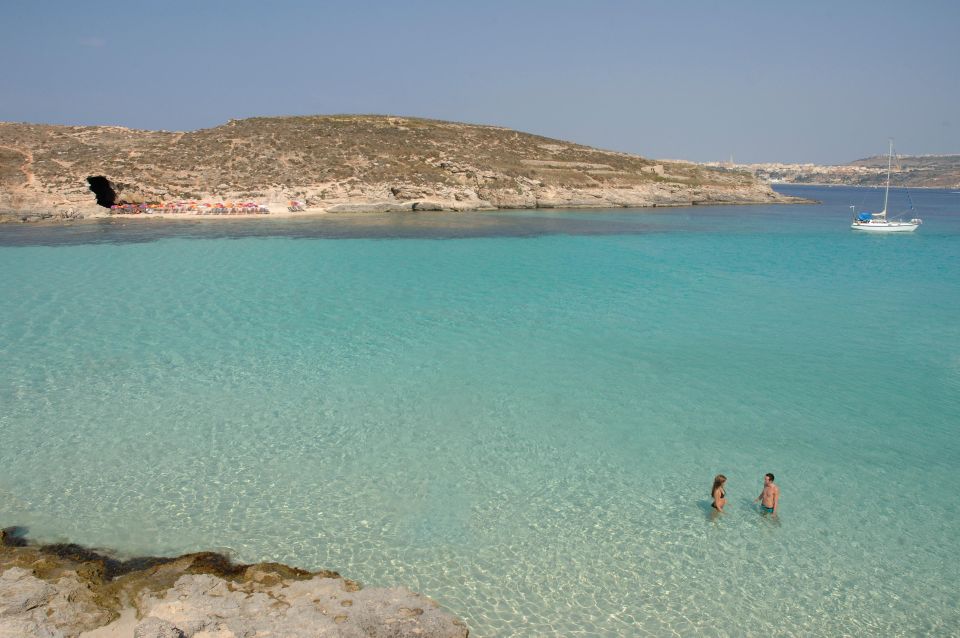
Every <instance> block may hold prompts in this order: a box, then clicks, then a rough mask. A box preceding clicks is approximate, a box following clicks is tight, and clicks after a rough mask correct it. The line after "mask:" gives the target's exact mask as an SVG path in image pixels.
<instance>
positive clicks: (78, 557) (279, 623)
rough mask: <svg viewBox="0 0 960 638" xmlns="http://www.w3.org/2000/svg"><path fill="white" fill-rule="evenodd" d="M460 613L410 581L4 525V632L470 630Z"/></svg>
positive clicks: (198, 636)
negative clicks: (170, 552)
mask: <svg viewBox="0 0 960 638" xmlns="http://www.w3.org/2000/svg"><path fill="white" fill-rule="evenodd" d="M467 635H468V630H467V628H466V625H464V623H463V622H461V621H460V620H458V619H457V618H455V617H454V616H452V615H451V614H449V613H447V612H445V611H443V610H442V609H440V607H439V606H438V604H437V603H436V602H434V601H432V600H430V599H429V598H426V597H425V596H422V595H420V594H416V593H413V592H410V591H408V590H406V589H401V588H394V589H383V588H361V587H360V586H359V585H358V584H357V583H355V582H353V581H350V580H347V579H344V578H341V577H340V576H339V575H338V574H336V573H335V572H307V571H304V570H299V569H294V568H291V567H287V566H284V565H279V564H275V563H261V564H257V565H235V564H233V563H231V562H230V561H229V560H227V559H226V558H224V557H223V556H221V555H218V554H212V553H199V554H189V555H186V556H181V557H178V558H138V559H131V560H129V561H120V560H117V559H114V558H110V557H108V556H105V555H102V554H97V553H95V552H92V551H90V550H87V549H84V548H82V547H78V546H75V545H48V546H33V545H28V544H26V543H25V542H24V541H23V540H22V539H21V538H19V537H17V536H16V535H14V534H11V533H10V530H5V531H4V533H3V546H2V548H0V638H13V637H17V638H20V637H23V636H37V637H42V638H47V637H49V638H55V637H64V638H73V637H77V638H81V637H89V638H103V637H119V636H128V637H133V636H135V637H136V638H213V637H217V638H234V637H236V638H248V637H250V638H252V637H254V636H284V637H290V638H297V637H300V636H303V637H307V636H310V637H316V636H331V637H333V636H337V637H344V638H353V637H357V638H361V637H372V638H379V637H383V638H388V637H389V638H401V637H406V636H410V637H414V636H416V637H431V636H432V637H438V638H440V637H442V638H447V637H449V638H466V636H467Z"/></svg>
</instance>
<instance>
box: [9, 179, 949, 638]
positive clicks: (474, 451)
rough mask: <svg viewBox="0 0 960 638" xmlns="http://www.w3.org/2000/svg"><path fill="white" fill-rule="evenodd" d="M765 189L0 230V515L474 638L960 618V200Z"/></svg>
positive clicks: (907, 629) (928, 627)
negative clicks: (398, 601)
mask: <svg viewBox="0 0 960 638" xmlns="http://www.w3.org/2000/svg"><path fill="white" fill-rule="evenodd" d="M778 189H779V190H780V191H781V192H784V193H787V194H790V195H797V196H801V197H807V198H811V199H814V200H817V201H818V202H819V203H817V204H807V205H800V204H789V205H755V206H693V207H688V208H652V209H636V210H631V209H611V210H523V211H499V212H483V213H457V214H453V213H416V214H409V213H406V214H392V215H331V216H329V217H324V218H313V219H290V220H269V219H256V220H250V221H245V220H223V219H216V220H201V221H186V220H184V221H170V220H167V221H140V220H124V221H103V222H95V223H75V224H70V225H63V226H44V225H16V226H2V227H0V309H2V311H0V441H2V445H0V524H2V525H3V526H9V525H20V526H24V527H26V528H27V529H28V530H29V533H30V536H31V537H33V538H35V539H37V540H41V541H69V542H74V543H81V544H84V545H88V546H91V547H96V548H105V549H109V550H111V551H114V552H117V553H118V554H119V555H123V556H132V555H175V554H179V553H184V552H192V551H198V550H219V551H224V552H227V553H228V554H229V555H230V556H231V557H233V558H234V559H235V560H237V561H241V562H247V563H250V562H256V561H279V562H284V563H288V564H291V565H296V566H299V567H303V568H308V569H321V568H323V569H332V570H336V571H338V572H340V573H341V574H342V575H343V576H345V577H347V578H350V579H353V580H356V581H359V582H361V583H363V585H364V586H366V587H381V586H383V587H387V586H390V587H392V586H400V587H406V588H409V589H412V590H414V591H418V592H421V593H423V594H425V595H427V596H429V597H431V598H433V599H434V600H436V601H437V602H439V603H440V604H441V605H442V606H443V607H444V608H446V609H447V610H449V611H450V612H452V613H454V614H456V615H457V616H459V617H460V618H462V619H463V620H464V621H465V622H466V623H467V625H468V626H469V628H470V632H471V636H478V637H487V636H667V635H674V636H842V635H849V636H896V635H906V636H915V635H932V636H957V635H960V490H958V489H957V486H958V475H960V436H958V434H960V193H956V192H951V191H947V190H911V191H904V190H897V191H893V192H891V196H890V198H891V210H897V209H898V208H900V209H902V208H906V207H908V206H910V205H912V206H914V210H913V212H911V213H910V216H911V217H921V218H923V221H924V223H923V226H922V227H921V228H920V229H919V230H918V231H917V232H915V233H909V234H895V235H887V236H879V235H869V234H863V233H859V232H855V231H852V230H851V229H850V227H849V224H850V219H851V210H850V206H856V207H857V208H856V210H857V211H860V210H866V209H871V208H872V209H876V208H878V207H880V206H882V198H883V192H882V190H879V189H868V188H848V187H832V188H830V187H818V186H779V187H778ZM767 472H771V473H774V474H775V476H776V482H777V484H778V485H779V486H780V490H781V495H782V496H781V502H780V513H779V516H778V517H776V518H774V517H770V516H764V515H761V514H760V513H759V512H758V511H757V509H756V506H755V505H754V504H753V499H754V498H755V497H756V496H757V495H758V494H759V493H760V490H761V488H762V484H763V483H762V479H763V475H764V474H765V473H767ZM720 473H722V474H724V475H726V476H727V477H728V482H727V497H728V499H729V504H728V506H727V512H726V513H725V514H723V515H722V516H714V515H713V514H712V510H711V507H710V493H709V492H710V488H711V485H712V481H713V477H714V475H716V474H720Z"/></svg>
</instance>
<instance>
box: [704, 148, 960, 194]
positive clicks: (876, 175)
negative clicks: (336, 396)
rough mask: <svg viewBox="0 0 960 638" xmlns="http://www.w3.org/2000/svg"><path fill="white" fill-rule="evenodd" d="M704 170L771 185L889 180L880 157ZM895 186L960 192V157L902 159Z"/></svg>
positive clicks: (897, 163) (893, 172)
mask: <svg viewBox="0 0 960 638" xmlns="http://www.w3.org/2000/svg"><path fill="white" fill-rule="evenodd" d="M703 166H710V167H714V168H720V169H726V170H733V171H747V172H749V173H751V174H752V175H754V176H756V177H757V178H758V179H761V180H765V181H768V182H770V183H772V184H777V183H783V184H845V185H849V186H881V185H883V184H884V182H885V181H886V177H887V157H886V156H885V155H878V156H876V157H869V158H866V159H860V160H856V161H853V162H850V163H849V164H843V165H839V166H821V165H817V164H781V163H765V164H734V163H732V162H706V163H704V164H703ZM890 184H891V185H893V186H902V187H912V188H960V155H899V156H895V157H894V160H893V168H892V170H891V174H890Z"/></svg>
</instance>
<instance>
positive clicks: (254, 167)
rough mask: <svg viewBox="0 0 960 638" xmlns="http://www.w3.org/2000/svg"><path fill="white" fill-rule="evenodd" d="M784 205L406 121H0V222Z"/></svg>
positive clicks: (733, 183)
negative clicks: (190, 125)
mask: <svg viewBox="0 0 960 638" xmlns="http://www.w3.org/2000/svg"><path fill="white" fill-rule="evenodd" d="M796 201H804V200H798V199H796V198H790V197H786V196H784V195H780V194H778V193H776V192H774V191H773V190H772V189H771V188H770V186H769V185H768V184H766V183H764V182H763V181H762V180H758V179H757V178H756V177H754V176H753V175H752V174H750V173H749V172H747V171H742V170H727V169H725V168H722V167H705V166H698V165H696V164H693V163H687V162H678V161H658V160H650V159H646V158H644V157H641V156H638V155H632V154H629V153H620V152H615V151H606V150H601V149H596V148H591V147H588V146H583V145H580V144H574V143H571V142H565V141H561V140H555V139H550V138H546V137H541V136H537V135H531V134H528V133H521V132H519V131H514V130H510V129H506V128H500V127H495V126H480V125H474V124H461V123H455V122H443V121H436V120H425V119H417V118H409V117H391V116H378V115H331V116H298V117H258V118H250V119H244V120H231V121H230V122H228V123H227V124H224V125H222V126H218V127H215V128H210V129H202V130H197V131H188V132H169V131H145V130H134V129H127V128H122V127H116V126H53V125H44V124H24V123H11V122H4V123H0V221H41V220H70V219H84V218H98V217H107V216H111V215H131V216H134V215H135V216H142V217H146V216H153V217H159V216H170V215H178V216H200V215H204V216H206V215H210V216H217V217H221V216H224V215H229V216H237V215H243V216H254V215H263V214H264V213H266V214H269V215H278V214H285V213H290V214H298V215H302V214H310V213H318V214H322V213H337V212H351V213H362V212H407V211H409V212H414V211H422V210H433V211H437V210H444V211H462V210H496V209H517V208H611V207H630V208H633V207H651V206H690V205H696V204H711V205H713V204H748V203H787V202H796ZM241 203H242V204H243V205H242V206H241V205H238V204H241ZM264 209H265V210H264ZM214 211H217V212H214Z"/></svg>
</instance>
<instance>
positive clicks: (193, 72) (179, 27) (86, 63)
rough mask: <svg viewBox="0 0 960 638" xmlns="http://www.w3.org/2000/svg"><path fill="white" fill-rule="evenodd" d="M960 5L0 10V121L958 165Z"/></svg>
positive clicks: (120, 5) (89, 2) (74, 6)
mask: <svg viewBox="0 0 960 638" xmlns="http://www.w3.org/2000/svg"><path fill="white" fill-rule="evenodd" d="M958 28H960V2H956V1H955V0H949V1H939V0H929V1H924V0H914V1H913V2H903V1H901V2H897V3H893V2H886V1H882V0H881V1H871V2H866V1H864V2H861V1H859V0H849V1H844V0H832V1H830V2H822V1H820V0H807V1H802V2H800V1H791V2H786V1H780V2H769V1H764V2H760V1H756V2H747V1H742V2H738V1H736V0H731V1H727V2H707V1H702V2H692V1H691V2H680V1H677V2H663V1H661V2H653V1H649V2H647V1H640V0H637V1H633V2H629V1H625V0H624V1H606V0H595V1H592V2H589V1H586V0H583V1H579V2H573V1H565V0H553V1H539V0H529V1H524V0H514V1H513V2H501V1H500V0H485V1H484V2H477V1H472V2H458V1H456V0H446V1H421V2H418V1H416V0H408V1H399V0H397V1H393V2H386V1H383V2H374V1H363V0H354V1H351V2H346V1H345V2H324V1H320V0H318V1H315V2H293V1H286V0H272V1H271V2H264V1H262V0H261V1H259V2H248V1H246V0H232V1H226V0H192V1H190V2H182V1H180V0H165V1H163V2H149V1H146V0H143V1H140V0H126V1H124V2H114V1H100V0H84V1H83V2H78V1H76V0H72V1H69V2H55V1H45V0H32V1H30V2H18V1H16V0H0V121H17V122H36V123H47V124H71V125H100V124H106V125H119V126H127V127H132V128H143V129H162V130H194V129H199V128H208V127H212V126H217V125H219V124H223V123H225V122H227V121H228V120H230V119H239V118H245V117H252V116H265V115H313V114H342V113H368V114H369V113H375V114H390V115H402V116H415V117H426V118H434V119H442V120H452V121H458V122H470V123H475V124H491V125H496V126H504V127H508V128H512V129H517V130H520V131H525V132H529V133H536V134H539V135H545V136H548V137H553V138H558V139H562V140H568V141H572V142H577V143H581V144H587V145H590V146H596V147H600V148H605V149H612V150H618V151H626V152H630V153H637V154H639V155H643V156H645V157H650V158H658V159H685V160H691V161H698V162H707V161H729V160H730V159H731V157H732V158H733V160H734V161H735V162H737V163H752V162H814V163H820V164H842V163H846V162H848V161H851V160H855V159H859V158H863V157H868V156H872V155H880V154H884V153H885V152H886V149H887V140H888V138H894V140H895V145H896V151H897V152H898V153H901V154H947V153H953V154H960V30H958Z"/></svg>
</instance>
